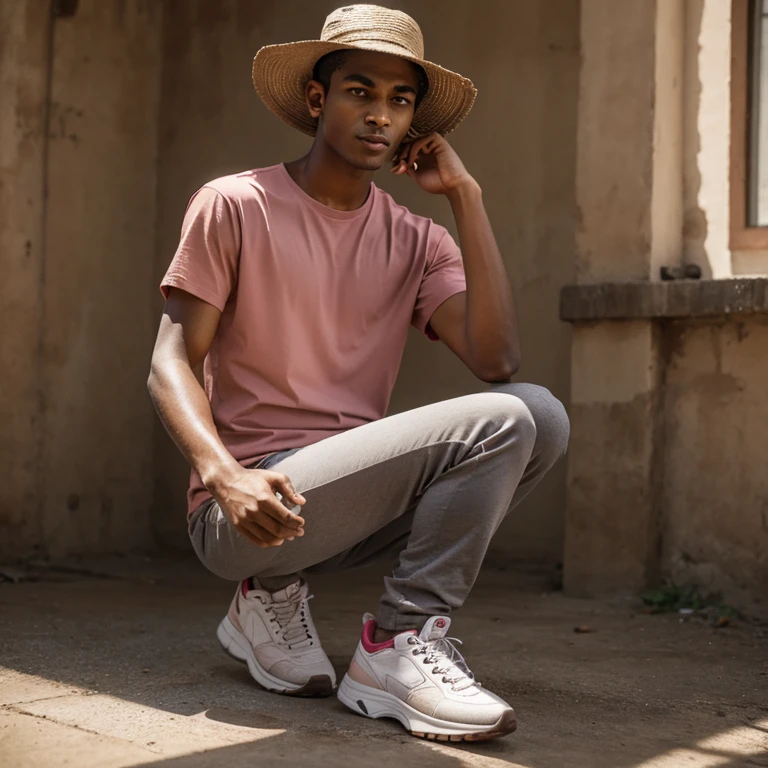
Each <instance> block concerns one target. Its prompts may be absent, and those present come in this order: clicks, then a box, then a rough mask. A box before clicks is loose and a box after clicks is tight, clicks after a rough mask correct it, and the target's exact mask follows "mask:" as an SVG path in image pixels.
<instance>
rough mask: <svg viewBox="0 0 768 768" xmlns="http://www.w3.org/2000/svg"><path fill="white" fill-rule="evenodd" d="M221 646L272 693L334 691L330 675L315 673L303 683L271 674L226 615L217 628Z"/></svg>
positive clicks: (324, 693) (320, 693) (311, 695)
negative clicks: (246, 667)
mask: <svg viewBox="0 0 768 768" xmlns="http://www.w3.org/2000/svg"><path fill="white" fill-rule="evenodd" d="M216 637H218V638H219V642H220V643H221V647H222V648H223V649H224V650H225V651H226V652H227V653H228V654H229V655H230V656H231V657H232V658H233V659H236V660H237V661H242V662H243V663H245V664H247V665H248V671H249V672H250V674H251V677H252V678H253V679H254V680H255V681H256V682H257V683H258V684H259V685H260V686H261V687H262V688H266V689H267V690H268V691H271V692H272V693H280V694H282V695H284V696H305V697H309V698H314V697H319V696H330V695H331V694H332V693H333V682H332V680H331V678H330V677H328V675H313V676H312V677H310V678H309V680H307V682H306V683H304V684H303V685H298V684H297V683H289V682H288V681H287V680H280V678H277V677H275V676H274V675H270V674H269V672H267V671H266V670H265V669H264V668H263V667H262V666H261V665H260V664H259V662H258V661H257V660H256V657H255V656H254V654H253V649H252V648H251V644H250V643H249V642H248V640H247V639H246V637H245V635H243V633H242V632H240V630H238V629H237V628H236V627H235V626H234V625H233V624H232V622H231V621H230V620H229V618H228V617H226V616H225V617H224V618H223V619H222V620H221V623H220V624H219V628H218V629H217V630H216Z"/></svg>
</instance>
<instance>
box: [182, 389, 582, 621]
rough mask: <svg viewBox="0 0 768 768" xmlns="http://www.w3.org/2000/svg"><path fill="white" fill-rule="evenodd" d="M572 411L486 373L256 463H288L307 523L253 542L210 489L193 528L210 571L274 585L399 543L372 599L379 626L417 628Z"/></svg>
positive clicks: (544, 458) (443, 611)
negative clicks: (280, 537) (475, 382)
mask: <svg viewBox="0 0 768 768" xmlns="http://www.w3.org/2000/svg"><path fill="white" fill-rule="evenodd" d="M568 435H569V423H568V417H567V415H566V413H565V409H564V408H563V406H562V404H561V403H560V401H559V400H557V399H556V398H555V397H554V396H553V395H552V394H551V393H550V392H549V391H548V390H546V389H544V388H543V387H538V386H535V385H533V384H512V383H505V384H494V385H492V386H491V388H490V389H489V391H487V392H482V393H479V394H472V395H464V396H461V397H455V398H452V399H450V400H444V401H442V402H438V403H433V404H431V405H426V406H423V407H422V408H416V409H414V410H411V411H406V412H404V413H399V414H396V415H394V416H388V417H386V418H383V419H379V420H378V421H374V422H371V423H370V424H364V425H363V426H360V427H355V428H354V429H350V430H347V431H346V432H343V433H341V434H339V435H334V436H333V437H329V438H326V439H325V440H321V441H319V442H317V443H314V444H313V445H308V446H306V447H304V448H296V449H292V450H289V451H283V452H281V453H278V454H272V455H270V456H267V457H266V458H265V459H263V460H262V461H261V462H260V463H259V464H257V465H256V467H257V468H260V469H273V470H275V471H278V472H283V473H285V474H286V475H288V477H289V478H290V479H291V481H292V483H293V485H294V487H295V489H296V490H297V491H298V492H299V493H301V494H302V495H303V496H304V497H305V498H306V503H305V504H304V506H303V507H302V512H301V514H302V516H303V517H304V518H305V519H306V523H305V534H304V536H302V537H297V538H296V539H294V540H293V541H286V542H285V543H284V544H283V545H282V546H279V547H270V548H268V549H263V548H260V547H257V546H255V545H253V544H252V543H251V542H249V541H248V540H247V539H245V538H244V537H243V536H241V535H240V534H239V533H237V532H236V531H235V530H234V529H233V528H232V527H231V525H230V524H229V521H228V520H227V519H226V517H225V516H224V515H223V513H222V512H221V510H220V509H219V506H218V504H217V503H216V502H215V501H212V500H210V501H208V502H206V503H204V504H202V505H201V506H200V507H198V509H196V510H195V511H194V512H193V514H192V516H191V517H190V521H189V534H190V538H191V539H192V544H193V546H194V549H195V551H196V552H197V555H198V557H199V558H200V560H201V561H202V562H203V564H204V565H205V566H206V567H207V568H208V569H209V570H210V571H212V572H213V573H215V574H217V575H218V576H221V577H222V578H225V579H231V580H233V581H239V580H241V579H245V578H247V577H250V576H253V577H255V578H256V579H258V581H259V582H260V583H261V584H262V586H263V587H264V588H266V589H269V590H275V589H280V588H281V587H283V586H285V585H286V584H288V583H290V582H292V581H293V580H295V578H296V574H297V573H298V572H299V571H303V572H305V573H313V572H327V571H335V570H345V569H349V568H355V567H357V566H362V565H366V564H368V563H370V562H371V561H373V560H376V559H378V558H380V557H386V556H388V555H389V556H394V557H398V556H399V559H398V562H397V566H396V567H395V569H394V571H393V572H392V575H391V576H388V577H386V578H385V579H384V583H385V590H384V595H383V596H382V598H381V602H380V604H379V611H378V622H379V625H380V626H382V627H383V628H385V629H391V630H401V629H411V628H420V627H421V626H422V625H423V624H424V623H425V622H426V620H427V619H428V618H429V617H430V616H434V615H447V614H449V613H450V611H451V610H452V609H454V608H458V607H459V606H461V605H462V604H463V602H464V600H465V599H466V597H467V595H468V594H469V591H470V590H471V588H472V585H473V584H474V582H475V579H476V578H477V574H478V571H479V570H480V565H481V564H482V562H483V558H484V557H485V554H486V551H487V549H488V544H489V543H490V540H491V537H492V536H493V534H494V533H495V532H496V529H497V528H498V526H499V524H500V523H501V521H502V520H503V519H504V517H505V516H506V515H507V513H508V512H509V511H510V510H511V509H512V508H513V507H514V506H515V505H516V504H518V503H519V502H520V500H521V499H522V498H523V497H524V496H526V495H527V494H528V492H529V491H530V490H531V489H532V488H533V487H534V486H535V485H536V483H538V481H539V480H540V479H541V478H542V476H543V475H544V474H545V473H546V472H547V470H548V469H549V468H550V467H551V466H552V465H553V464H554V463H555V461H557V459H558V458H559V457H560V456H561V455H562V454H563V453H564V452H565V450H566V447H567V444H568Z"/></svg>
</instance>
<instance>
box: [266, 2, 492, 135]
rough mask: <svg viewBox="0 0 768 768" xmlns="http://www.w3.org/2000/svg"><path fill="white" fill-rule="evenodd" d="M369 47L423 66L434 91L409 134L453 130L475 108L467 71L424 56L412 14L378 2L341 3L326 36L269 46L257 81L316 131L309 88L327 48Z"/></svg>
mask: <svg viewBox="0 0 768 768" xmlns="http://www.w3.org/2000/svg"><path fill="white" fill-rule="evenodd" d="M345 49H346V50H355V49H363V50H369V51H378V52H380V53H389V54H393V55H395V56H400V57H402V58H404V59H408V60H409V61H413V62H415V63H416V64H419V65H420V66H421V67H423V69H424V71H425V72H426V75H427V79H428V80H429V90H428V91H427V94H426V96H425V97H424V98H423V100H422V101H421V103H420V104H419V107H418V109H417V110H416V113H415V114H414V117H413V123H412V125H411V128H410V130H409V131H408V136H407V138H409V139H413V138H417V137H419V136H426V135H427V134H429V133H432V132H434V131H436V132H437V133H440V134H442V135H443V136H444V135H446V134H447V133H450V132H451V131H452V130H453V129H454V128H455V127H456V126H457V125H458V124H459V123H460V122H461V121H462V120H463V119H464V118H465V117H466V116H467V115H468V114H469V110H470V109H472V105H473V104H474V101H475V97H476V96H477V89H476V88H475V86H474V85H473V84H472V81H471V80H468V79H467V78H465V77H462V76H461V75H458V74H456V73H455V72H451V71H450V70H448V69H444V68H443V67H441V66H439V65H437V64H433V63H432V62H431V61H426V60H425V59H424V38H423V36H422V34H421V29H420V28H419V25H418V24H417V23H416V22H415V21H414V20H413V19H412V18H411V17H410V16H408V15H407V14H405V13H402V12H401V11H394V10H391V9H389V8H382V7H381V6H378V5H350V6H346V7H344V8H338V9H336V10H335V11H334V12H333V13H331V14H330V16H328V18H327V19H326V20H325V26H324V27H323V31H322V33H321V35H320V40H304V41H301V42H296V43H283V44H281V45H267V46H265V47H263V48H261V49H260V50H259V52H258V53H257V54H256V56H255V58H254V60H253V85H254V87H255V88H256V92H257V93H258V94H259V96H260V97H261V100H262V101H263V102H264V104H265V105H266V106H267V107H268V108H269V109H270V110H271V111H272V112H274V114H276V115H277V116H278V117H279V118H280V119H281V120H284V121H285V122H286V123H288V125H290V126H292V127H293V128H297V129H298V130H300V131H302V132H303V133H306V134H308V135H310V136H314V135H315V133H316V132H317V121H316V120H314V119H313V118H311V117H310V115H309V112H308V110H307V105H306V101H305V100H304V88H305V86H306V84H307V82H308V81H309V80H310V79H311V77H312V70H313V68H314V66H315V63H316V62H317V61H318V59H320V58H321V57H322V56H325V54H326V53H331V51H338V50H345Z"/></svg>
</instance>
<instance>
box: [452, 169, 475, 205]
mask: <svg viewBox="0 0 768 768" xmlns="http://www.w3.org/2000/svg"><path fill="white" fill-rule="evenodd" d="M482 196H483V190H482V189H481V188H480V185H479V184H478V183H477V182H476V181H475V179H474V178H473V177H472V176H467V177H466V178H465V179H463V180H462V181H461V182H460V183H459V184H457V185H456V186H455V187H453V188H451V189H449V190H448V192H446V197H447V198H448V200H449V201H450V202H451V204H452V205H455V204H456V203H463V202H466V201H468V200H473V199H476V200H479V199H480V198H482Z"/></svg>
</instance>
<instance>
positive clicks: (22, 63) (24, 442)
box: [0, 0, 50, 555]
mask: <svg viewBox="0 0 768 768" xmlns="http://www.w3.org/2000/svg"><path fill="white" fill-rule="evenodd" d="M49 31H50V28H49V18H48V13H47V9H46V7H45V5H44V4H42V3H37V2H35V1H34V0H28V1H27V2H16V3H10V2H3V3H0V93H1V94H2V98H0V268H2V275H3V276H2V279H1V280H0V329H2V342H0V366H1V367H2V370H3V383H2V386H0V420H2V425H3V426H2V432H0V435H2V437H1V438H0V466H3V467H5V468H6V470H7V471H6V472H5V473H4V474H5V477H4V478H3V482H2V483H0V530H2V531H3V535H2V536H0V553H3V554H6V555H7V554H9V553H12V552H13V551H19V550H20V551H22V552H27V551H31V550H32V548H33V547H34V546H35V544H39V529H38V512H39V488H40V484H41V476H42V474H41V471H42V467H41V460H40V448H41V444H40V440H39V436H38V430H39V428H40V424H41V408H40V404H41V388H40V376H41V366H40V357H39V355H38V346H39V344H40V338H41V331H42V317H41V314H40V305H41V301H42V280H43V232H42V222H43V169H44V144H45V142H44V139H43V137H44V135H45V123H46V106H45V105H46V97H47V71H48V67H47V61H48V48H49V36H50V35H49ZM8 470H10V471H8Z"/></svg>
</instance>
